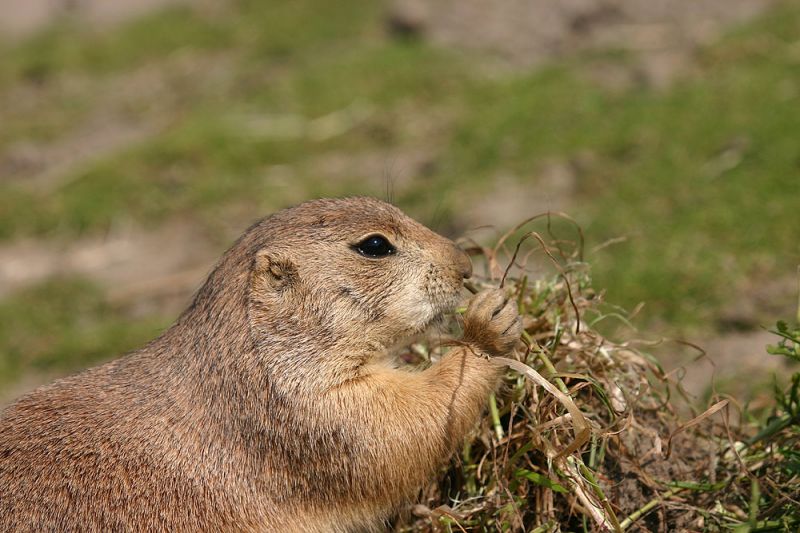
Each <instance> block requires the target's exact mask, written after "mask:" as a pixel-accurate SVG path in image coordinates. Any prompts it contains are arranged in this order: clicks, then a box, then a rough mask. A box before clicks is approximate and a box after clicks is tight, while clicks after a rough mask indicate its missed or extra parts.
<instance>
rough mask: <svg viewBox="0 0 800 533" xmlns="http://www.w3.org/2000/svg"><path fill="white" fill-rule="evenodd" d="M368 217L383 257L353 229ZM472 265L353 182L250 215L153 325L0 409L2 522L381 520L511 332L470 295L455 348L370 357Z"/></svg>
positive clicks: (262, 527)
mask: <svg viewBox="0 0 800 533" xmlns="http://www.w3.org/2000/svg"><path fill="white" fill-rule="evenodd" d="M373 233H381V234H383V235H385V236H387V237H388V238H389V239H390V240H391V241H392V242H393V243H394V244H395V245H396V246H397V253H396V254H394V255H391V256H389V257H386V258H382V259H370V258H366V257H363V256H362V255H360V254H359V253H357V252H356V251H354V250H353V249H352V245H353V244H354V243H357V242H359V241H360V239H361V238H363V237H364V236H366V235H370V234H373ZM470 271H471V266H470V265H469V259H468V258H467V257H466V255H465V254H464V253H463V252H461V251H460V250H458V249H457V248H456V247H455V246H454V245H453V244H452V243H451V242H450V241H448V240H446V239H444V238H443V237H440V236H439V235H437V234H435V233H433V232H432V231H430V230H428V229H427V228H425V227H424V226H422V225H420V224H418V223H416V222H414V221H413V220H411V219H409V218H408V217H406V216H405V215H403V214H402V213H401V212H400V211H399V210H397V209H396V208H394V207H392V206H390V205H388V204H385V203H383V202H380V201H378V200H373V199H367V198H351V199H342V200H317V201H313V202H309V203H306V204H302V205H300V206H298V207H295V208H292V209H288V210H285V211H281V212H279V213H277V214H275V215H273V216H271V217H268V218H266V219H264V220H262V221H261V222H259V223H257V224H256V225H254V226H253V227H251V228H250V229H249V230H248V231H247V232H246V233H245V234H244V235H243V236H242V237H241V238H240V239H239V240H238V241H237V242H236V244H234V245H233V247H232V248H231V249H230V250H229V251H228V252H227V253H226V254H225V255H224V256H223V257H222V259H221V261H220V262H219V264H218V265H217V267H216V268H215V269H214V271H213V272H212V273H211V274H210V276H209V278H208V280H207V281H206V283H205V285H204V286H203V287H202V288H201V289H200V291H199V292H198V294H197V295H196V297H195V299H194V301H193V303H192V304H191V306H190V307H189V308H188V309H187V310H186V311H185V312H184V313H183V314H182V315H181V316H180V318H179V319H178V320H177V322H176V323H175V324H174V325H173V326H172V327H171V328H170V329H169V330H167V331H166V332H165V333H164V334H163V335H161V336H160V337H159V338H158V339H156V340H154V341H152V342H151V343H150V344H148V345H147V346H145V347H144V348H142V349H141V350H138V351H136V352H133V353H131V354H129V355H127V356H125V357H123V358H121V359H118V360H115V361H112V362H110V363H107V364H105V365H102V366H99V367H96V368H92V369H90V370H88V371H86V372H84V373H82V374H79V375H77V376H73V377H70V378H67V379H63V380H61V381H57V382H55V383H53V384H51V385H48V386H46V387H43V388H40V389H38V390H37V391H34V392H33V393H31V394H29V395H27V396H25V397H23V398H21V399H20V400H18V401H17V402H16V403H15V404H13V405H12V406H10V407H9V408H7V409H6V410H5V411H4V412H3V413H2V418H0V530H2V531H119V530H126V531H298V532H303V531H306V532H318V531H319V532H322V531H325V532H335V531H361V530H377V529H381V528H382V527H383V524H384V521H385V520H386V519H387V518H388V517H390V516H391V514H392V513H394V512H395V511H396V510H397V509H398V508H399V507H400V506H401V505H403V504H404V503H405V502H407V501H408V499H409V498H412V497H413V496H414V494H415V493H416V491H418V490H419V489H420V487H421V486H422V485H423V484H424V483H425V482H427V481H428V480H429V479H430V478H431V477H432V476H433V475H434V474H435V472H436V470H437V468H438V467H439V466H440V465H441V464H442V463H443V462H444V461H445V460H446V459H447V458H448V456H449V455H450V454H451V452H452V450H453V448H454V446H455V445H456V444H457V443H458V442H459V441H460V440H461V439H462V438H463V437H464V435H465V433H466V432H467V431H468V430H469V429H470V428H471V427H472V426H473V425H474V424H475V422H476V421H477V419H478V416H479V414H480V412H481V409H482V407H483V405H484V404H485V402H486V397H487V395H488V394H489V392H490V391H491V390H492V389H493V388H494V386H495V383H496V380H497V374H498V370H497V367H496V366H495V365H494V364H493V363H492V362H491V361H490V360H488V359H486V358H485V357H481V356H476V354H478V355H480V354H484V355H486V354H488V355H493V354H497V353H500V352H503V351H508V350H510V349H511V347H512V346H513V344H514V342H515V340H516V339H517V338H518V335H519V327H520V326H519V318H518V316H517V314H516V310H515V306H514V305H513V302H510V303H507V302H506V301H505V299H504V298H503V295H502V293H500V292H499V291H488V292H484V293H481V294H479V295H478V296H477V297H476V298H475V299H473V302H472V303H471V305H470V307H469V309H468V311H467V314H466V318H465V339H464V340H465V346H464V347H458V348H455V349H452V350H451V351H450V352H449V353H448V354H447V355H446V356H445V357H444V358H443V359H442V360H441V361H440V362H439V363H437V364H435V365H433V366H432V367H431V368H429V369H428V370H425V371H423V372H407V371H403V370H398V369H395V368H393V367H392V366H391V365H390V364H389V363H388V362H387V359H386V358H385V357H383V355H384V354H385V352H386V349H387V347H389V346H390V345H391V344H393V343H395V342H396V341H397V340H398V339H401V338H402V337H404V336H406V335H408V334H410V333H414V332H417V331H420V330H422V329H423V328H424V327H426V326H427V325H428V324H429V323H430V322H431V321H432V320H434V319H435V318H436V317H437V316H439V315H440V314H441V313H443V312H445V311H448V310H450V309H451V308H452V306H453V305H454V304H455V302H456V299H457V295H458V293H459V291H460V289H461V286H462V278H463V277H466V276H468V275H469V273H470Z"/></svg>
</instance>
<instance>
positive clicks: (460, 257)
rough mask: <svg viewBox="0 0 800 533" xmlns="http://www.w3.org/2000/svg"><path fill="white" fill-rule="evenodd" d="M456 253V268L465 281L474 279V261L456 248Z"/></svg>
mask: <svg viewBox="0 0 800 533" xmlns="http://www.w3.org/2000/svg"><path fill="white" fill-rule="evenodd" d="M455 252H456V268H458V271H459V272H460V273H461V276H462V277H463V278H464V279H468V278H471V277H472V260H471V259H470V258H469V255H468V254H467V252H465V251H464V250H462V249H461V248H459V247H458V246H455Z"/></svg>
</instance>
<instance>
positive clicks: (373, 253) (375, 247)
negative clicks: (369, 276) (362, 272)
mask: <svg viewBox="0 0 800 533" xmlns="http://www.w3.org/2000/svg"><path fill="white" fill-rule="evenodd" d="M354 248H355V249H356V250H357V251H358V253H360V254H361V255H363V256H365V257H372V258H378V257H386V256H387V255H392V254H393V253H394V252H395V248H394V246H392V243H390V242H389V240H388V239H387V238H386V237H384V236H383V235H370V236H369V237H367V238H365V239H364V240H363V241H361V242H360V243H358V244H356V245H355V246H354Z"/></svg>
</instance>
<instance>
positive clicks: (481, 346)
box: [464, 289, 522, 356]
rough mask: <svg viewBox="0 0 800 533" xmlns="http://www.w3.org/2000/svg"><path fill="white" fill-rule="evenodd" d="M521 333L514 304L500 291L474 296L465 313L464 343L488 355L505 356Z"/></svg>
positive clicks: (482, 292)
mask: <svg viewBox="0 0 800 533" xmlns="http://www.w3.org/2000/svg"><path fill="white" fill-rule="evenodd" d="M521 334H522V319H521V318H520V316H519V312H518V311H517V304H516V302H515V301H514V300H513V299H509V298H508V297H507V296H506V294H505V293H504V292H503V290H502V289H484V290H482V291H481V292H479V293H478V294H476V295H475V296H474V297H473V298H472V301H470V303H469V305H468V306H467V311H466V313H464V341H466V342H467V343H469V344H471V345H473V346H475V347H476V348H477V349H478V350H479V351H481V352H484V353H487V354H489V355H492V356H494V355H505V354H507V353H508V352H510V351H511V350H513V349H514V346H515V345H516V343H517V341H518V340H519V336H520V335H521Z"/></svg>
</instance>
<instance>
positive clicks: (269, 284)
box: [252, 250, 298, 292]
mask: <svg viewBox="0 0 800 533" xmlns="http://www.w3.org/2000/svg"><path fill="white" fill-rule="evenodd" d="M297 281H298V277H297V268H296V267H295V266H294V263H292V261H291V260H289V259H287V258H285V257H283V256H281V255H279V254H273V253H270V252H269V251H267V250H259V251H258V252H257V253H256V257H255V260H254V261H253V274H252V283H253V288H254V289H255V290H264V291H268V292H274V291H277V292H283V291H285V290H287V289H291V288H292V287H293V286H294V285H296V284H297Z"/></svg>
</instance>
